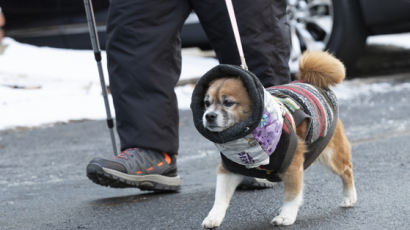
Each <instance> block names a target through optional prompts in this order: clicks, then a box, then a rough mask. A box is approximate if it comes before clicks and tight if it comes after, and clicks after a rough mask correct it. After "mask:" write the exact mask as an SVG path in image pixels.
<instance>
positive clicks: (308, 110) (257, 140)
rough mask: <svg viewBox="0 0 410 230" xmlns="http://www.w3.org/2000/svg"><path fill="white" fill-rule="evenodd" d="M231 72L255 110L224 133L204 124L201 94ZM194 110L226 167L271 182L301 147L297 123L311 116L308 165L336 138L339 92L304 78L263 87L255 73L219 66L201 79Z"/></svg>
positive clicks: (203, 132) (192, 105) (199, 128)
mask: <svg viewBox="0 0 410 230" xmlns="http://www.w3.org/2000/svg"><path fill="white" fill-rule="evenodd" d="M229 76H232V77H239V79H241V80H242V81H243V82H244V85H245V87H246V88H247V90H248V93H249V96H250V99H251V103H252V114H251V115H250V117H249V118H247V119H246V120H245V121H242V122H240V123H237V124H235V125H234V126H232V127H230V128H228V129H226V130H224V131H222V132H211V131H209V130H208V129H206V128H205V127H204V126H203V123H202V116H203V114H204V111H205V106H204V100H203V99H204V97H205V93H206V92H207V89H208V87H209V84H210V83H211V82H212V81H213V80H215V79H218V78H223V77H229ZM271 94H273V95H275V97H272V96H271ZM191 109H192V113H193V119H194V124H195V127H196V128H197V129H198V131H199V132H200V133H201V134H202V135H203V136H205V137H206V138H207V139H209V140H210V141H212V142H214V143H215V144H216V146H217V147H218V149H219V150H220V151H221V157H222V163H223V165H224V167H225V168H227V169H228V170H229V171H231V172H234V173H239V174H243V175H247V176H252V177H258V178H266V179H268V180H270V181H280V178H279V176H278V174H279V173H283V172H284V171H286V169H287V168H288V166H289V164H290V163H291V161H292V159H293V155H294V153H295V151H296V147H297V135H296V128H295V127H297V125H299V124H300V123H301V122H302V121H304V120H305V119H307V120H308V132H307V136H306V140H305V141H306V143H307V144H308V147H309V151H308V153H306V155H305V164H304V167H305V168H307V167H308V166H309V165H310V164H311V163H312V162H313V161H314V160H315V159H316V158H317V156H318V155H319V154H320V153H321V152H322V150H323V149H324V148H325V147H326V145H327V143H328V142H329V140H330V138H331V137H332V135H333V133H334V130H335V128H336V123H337V112H338V109H337V103H336V97H335V96H334V94H333V92H332V91H330V90H324V89H320V88H318V87H315V86H312V85H309V84H305V83H301V82H298V83H291V84H287V85H283V86H277V87H271V88H268V89H264V87H263V86H262V84H261V83H260V81H259V80H258V79H257V77H256V76H255V75H254V74H252V73H251V72H249V71H246V70H244V69H242V68H240V67H238V66H233V65H218V66H216V67H214V68H213V69H211V70H210V71H208V72H207V73H206V74H205V75H204V76H203V77H202V78H201V79H200V80H199V81H198V83H197V85H196V87H195V89H194V92H193V95H192V102H191Z"/></svg>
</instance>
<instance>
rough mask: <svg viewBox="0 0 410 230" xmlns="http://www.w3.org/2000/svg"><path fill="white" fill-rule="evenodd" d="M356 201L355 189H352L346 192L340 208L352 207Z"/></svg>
mask: <svg viewBox="0 0 410 230" xmlns="http://www.w3.org/2000/svg"><path fill="white" fill-rule="evenodd" d="M356 201H357V194H356V189H352V190H350V191H347V192H346V194H345V196H344V197H343V201H342V203H340V207H342V208H350V207H353V206H354V204H355V203H356Z"/></svg>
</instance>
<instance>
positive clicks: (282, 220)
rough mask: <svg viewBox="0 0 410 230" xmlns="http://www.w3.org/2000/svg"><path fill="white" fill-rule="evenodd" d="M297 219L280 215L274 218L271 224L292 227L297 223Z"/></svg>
mask: <svg viewBox="0 0 410 230" xmlns="http://www.w3.org/2000/svg"><path fill="white" fill-rule="evenodd" d="M295 221H296V217H291V216H284V215H279V216H276V217H275V218H273V220H272V221H271V224H273V225H292V224H293V223H295Z"/></svg>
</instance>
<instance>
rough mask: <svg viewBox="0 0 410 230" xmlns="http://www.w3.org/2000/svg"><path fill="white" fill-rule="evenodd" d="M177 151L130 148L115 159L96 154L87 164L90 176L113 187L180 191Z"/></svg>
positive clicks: (100, 183) (93, 179)
mask: <svg viewBox="0 0 410 230" xmlns="http://www.w3.org/2000/svg"><path fill="white" fill-rule="evenodd" d="M176 163H177V162H176V155H169V154H167V153H165V152H162V153H161V152H158V151H155V150H148V149H141V148H130V149H126V150H124V151H122V152H121V153H120V154H118V155H117V156H115V158H114V159H112V160H107V159H104V158H94V159H93V160H91V161H90V163H88V165H87V177H88V178H89V179H90V180H92V181H93V182H94V183H96V184H99V185H103V186H109V187H113V188H132V187H135V188H139V189H141V190H151V191H178V190H179V189H180V187H181V180H180V178H179V176H178V175H177V166H176Z"/></svg>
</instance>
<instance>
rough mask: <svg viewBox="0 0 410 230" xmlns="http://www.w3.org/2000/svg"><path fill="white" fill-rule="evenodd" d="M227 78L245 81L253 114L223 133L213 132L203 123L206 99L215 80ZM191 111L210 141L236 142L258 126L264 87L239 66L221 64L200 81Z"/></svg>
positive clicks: (200, 130) (262, 108)
mask: <svg viewBox="0 0 410 230" xmlns="http://www.w3.org/2000/svg"><path fill="white" fill-rule="evenodd" d="M225 77H239V79H241V80H242V81H243V83H244V85H245V87H246V89H247V90H248V93H249V96H250V99H251V103H252V114H251V116H250V117H248V118H247V119H246V120H244V121H242V122H240V123H237V124H235V125H234V126H232V127H230V128H228V129H226V130H224V131H222V132H211V131H209V130H208V129H206V128H205V127H204V126H203V122H202V117H203V115H204V112H205V105H204V97H205V94H206V92H207V90H208V87H209V84H210V83H211V82H212V81H213V80H216V79H218V78H225ZM191 110H192V115H193V119H194V124H195V127H196V129H197V130H198V131H199V132H200V133H201V134H202V135H203V136H204V137H206V138H207V139H208V140H210V141H212V142H215V143H219V144H221V143H226V142H229V141H232V140H236V139H239V138H242V137H244V136H246V135H248V134H249V133H251V132H252V130H254V129H255V128H256V126H258V124H259V122H260V120H261V117H262V115H263V110H264V87H263V85H262V83H261V82H260V81H259V79H258V78H257V77H256V76H255V75H254V74H253V73H251V72H249V71H247V70H244V69H242V68H241V67H239V66H234V65H226V64H221V65H218V66H216V67H214V68H212V69H211V70H209V71H208V72H207V73H206V74H205V75H204V76H202V78H201V79H199V81H198V83H197V84H196V86H195V89H194V92H193V93H192V101H191Z"/></svg>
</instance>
